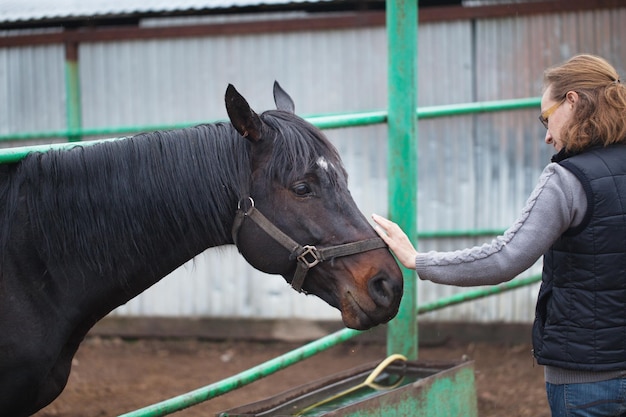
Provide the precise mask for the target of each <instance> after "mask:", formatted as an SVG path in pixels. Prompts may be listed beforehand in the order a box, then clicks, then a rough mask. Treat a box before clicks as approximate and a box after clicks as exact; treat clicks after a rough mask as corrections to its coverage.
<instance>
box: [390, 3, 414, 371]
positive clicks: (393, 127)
mask: <svg viewBox="0 0 626 417" xmlns="http://www.w3.org/2000/svg"><path fill="white" fill-rule="evenodd" d="M386 14H387V50H388V54H389V57H388V70H387V71H388V74H387V77H388V86H387V87H388V108H389V114H388V120H387V126H388V127H387V129H388V136H389V139H388V160H387V161H388V162H387V166H388V168H387V171H388V175H387V177H388V178H389V186H388V187H389V191H388V193H389V195H388V204H389V210H390V212H389V217H390V218H391V219H392V220H393V221H395V222H396V223H398V225H400V227H401V228H402V229H403V230H405V231H406V232H407V234H408V235H409V238H411V241H413V242H415V243H416V244H417V239H416V235H417V210H416V206H417V117H416V115H415V109H416V108H417V1H415V0H398V1H388V2H387V13H386ZM403 274H404V296H403V297H402V302H401V304H400V311H399V312H398V315H397V317H396V318H394V319H393V320H392V321H391V322H390V323H389V325H388V330H387V353H388V354H393V353H400V354H402V355H404V356H406V357H407V358H408V359H410V360H415V359H417V301H416V300H417V282H416V276H415V273H414V272H412V270H407V269H403Z"/></svg>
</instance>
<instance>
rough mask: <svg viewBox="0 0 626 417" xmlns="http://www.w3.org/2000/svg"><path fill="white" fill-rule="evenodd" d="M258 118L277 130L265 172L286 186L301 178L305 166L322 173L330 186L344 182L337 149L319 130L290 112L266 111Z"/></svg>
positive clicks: (344, 175)
mask: <svg viewBox="0 0 626 417" xmlns="http://www.w3.org/2000/svg"><path fill="white" fill-rule="evenodd" d="M261 118H262V119H263V121H264V122H265V123H266V124H268V125H269V126H270V127H272V129H273V130H274V132H275V133H276V135H275V139H274V148H273V152H272V157H271V160H270V161H269V163H268V166H267V174H268V175H270V176H271V177H272V178H274V179H279V180H281V181H282V182H283V185H285V186H287V185H289V183H291V182H293V181H295V180H297V179H300V177H301V176H302V173H303V169H304V170H305V171H316V172H318V173H319V174H320V175H324V176H325V178H326V180H327V181H328V182H329V183H330V184H331V185H332V186H333V187H342V186H345V184H347V179H348V174H347V172H346V170H345V168H344V166H343V163H342V162H341V158H340V156H339V152H338V151H337V149H336V148H335V146H334V145H333V144H332V143H331V142H330V141H329V140H328V138H327V137H326V136H325V135H324V134H323V133H322V131H321V130H319V129H318V128H316V127H315V126H313V125H311V124H310V123H308V122H307V121H305V120H304V119H301V118H300V117H298V116H296V115H294V114H292V113H289V112H284V111H276V110H272V111H267V112H265V113H263V114H262V115H261Z"/></svg>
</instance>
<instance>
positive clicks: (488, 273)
mask: <svg viewBox="0 0 626 417" xmlns="http://www.w3.org/2000/svg"><path fill="white" fill-rule="evenodd" d="M586 209H587V198H586V196H585V192H584V190H583V187H582V184H581V183H580V181H579V180H578V179H577V178H576V177H575V176H574V174H572V173H571V172H570V171H568V170H567V169H565V168H563V167H562V166H560V165H558V164H556V163H551V164H549V165H548V166H547V167H546V168H545V169H544V171H543V172H542V174H541V176H540V178H539V181H538V183H537V186H536V187H535V189H534V190H533V192H532V193H531V195H530V197H529V198H528V200H527V202H526V205H525V206H524V208H523V210H522V212H521V214H520V216H519V217H518V218H517V219H516V221H515V222H514V223H513V225H512V226H511V227H509V228H508V229H507V230H506V231H505V232H504V234H503V235H501V236H498V237H497V238H495V239H494V240H492V241H491V243H486V244H484V245H482V246H476V247H473V248H468V249H463V250H458V251H453V252H434V251H433V252H427V253H419V254H418V255H417V257H416V259H415V268H416V271H417V274H418V276H419V278H420V279H424V280H429V281H432V282H435V283H438V284H448V285H457V286H463V287H469V286H478V285H495V284H499V283H502V282H506V281H509V280H511V279H513V278H515V277H516V276H517V275H518V274H520V273H521V272H523V271H525V270H526V269H528V268H530V267H531V266H532V265H533V264H534V263H535V262H536V261H537V259H539V258H540V257H541V256H542V255H543V254H544V253H545V252H546V251H547V250H548V249H549V248H550V246H552V244H553V243H554V241H556V239H558V237H559V236H561V234H563V232H565V231H566V230H567V229H569V228H570V227H574V226H576V225H577V224H580V222H581V221H582V219H583V217H584V215H585V211H586Z"/></svg>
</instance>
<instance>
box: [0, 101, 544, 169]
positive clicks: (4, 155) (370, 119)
mask: <svg viewBox="0 0 626 417" xmlns="http://www.w3.org/2000/svg"><path fill="white" fill-rule="evenodd" d="M540 102H541V99H540V98H539V97H537V98H523V99H515V100H494V101H484V102H476V103H459V104H452V105H445V106H430V107H421V108H418V109H417V111H416V116H417V118H418V119H432V118H437V117H446V116H458V115H464V114H472V113H486V112H501V111H508V110H520V109H527V108H537V107H538V106H539V104H540ZM305 118H306V120H308V121H309V122H310V123H311V124H313V125H315V126H317V127H319V128H320V129H337V128H347V127H356V126H367V125H374V124H384V123H387V112H386V111H382V110H381V111H370V112H360V113H341V114H331V115H322V116H309V117H305ZM216 121H217V120H216ZM200 123H207V122H196V123H191V122H190V123H178V124H167V125H142V126H118V127H107V128H92V129H76V130H54V131H42V132H25V133H11V134H4V135H0V142H7V141H14V140H32V139H46V138H62V137H76V136H81V137H82V136H103V135H109V134H124V133H129V134H130V133H136V132H148V131H154V130H168V129H182V128H185V127H190V126H194V125H197V124H200ZM119 139H123V137H119V138H117V137H116V138H107V139H97V140H90V141H83V142H62V143H53V144H45V145H32V146H18V147H13V148H2V149H0V163H11V162H17V161H19V160H20V159H22V158H24V157H25V156H26V155H28V154H29V153H31V152H46V151H48V150H51V149H66V148H71V147H74V146H88V145H93V144H96V143H100V142H106V141H112V140H119Z"/></svg>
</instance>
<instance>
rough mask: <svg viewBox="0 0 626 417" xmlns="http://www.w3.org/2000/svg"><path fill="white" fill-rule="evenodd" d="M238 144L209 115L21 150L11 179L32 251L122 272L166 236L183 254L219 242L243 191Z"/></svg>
mask: <svg viewBox="0 0 626 417" xmlns="http://www.w3.org/2000/svg"><path fill="white" fill-rule="evenodd" d="M247 148H248V146H247V144H246V141H245V140H242V139H241V138H237V137H236V132H234V130H233V129H232V128H231V127H230V125H229V124H216V125H202V126H197V127H195V128H189V129H184V130H178V131H162V132H153V133H145V134H141V135H137V136H135V137H132V138H128V139H123V140H119V141H112V142H106V143H101V144H97V145H92V146H86V147H77V148H73V149H71V150H58V151H49V152H46V153H44V154H33V155H31V156H29V157H28V158H26V159H25V160H24V161H22V163H21V166H20V169H19V171H20V175H21V179H20V181H19V182H20V183H21V184H22V189H23V190H24V192H25V193H26V195H27V200H28V207H29V210H30V217H31V221H32V222H33V224H34V225H35V227H36V233H38V236H37V237H39V238H40V239H41V240H40V242H39V245H41V247H40V251H41V253H42V254H43V255H44V257H45V258H47V259H46V260H47V261H48V262H56V263H57V264H59V266H60V267H63V264H64V263H66V264H70V263H72V264H74V265H75V264H77V259H78V262H80V263H81V264H84V265H86V266H87V271H89V272H90V273H97V274H100V275H106V274H111V273H113V274H115V275H117V276H120V277H124V276H126V275H127V274H128V273H130V272H131V270H133V269H136V268H137V265H136V264H137V263H145V262H146V261H147V260H150V259H155V257H157V259H158V257H159V256H163V255H164V254H163V252H164V250H166V248H168V247H171V246H172V245H174V244H180V245H182V246H183V248H182V250H184V251H187V252H188V255H189V258H191V257H193V256H195V255H196V254H197V252H198V248H199V245H204V246H206V247H210V246H215V245H218V244H224V243H227V241H228V240H230V227H231V225H232V218H233V216H234V210H235V207H236V206H235V205H236V201H237V199H238V198H239V197H240V194H244V195H245V193H246V192H247V187H248V181H249V178H248V177H249V175H248V174H247V172H248V171H249V165H248V150H247ZM242 189H243V190H242ZM206 247H204V248H201V249H205V248H206ZM172 250H180V248H172ZM71 258H74V259H71ZM122 260H123V262H122ZM123 268H126V269H127V270H123Z"/></svg>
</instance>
